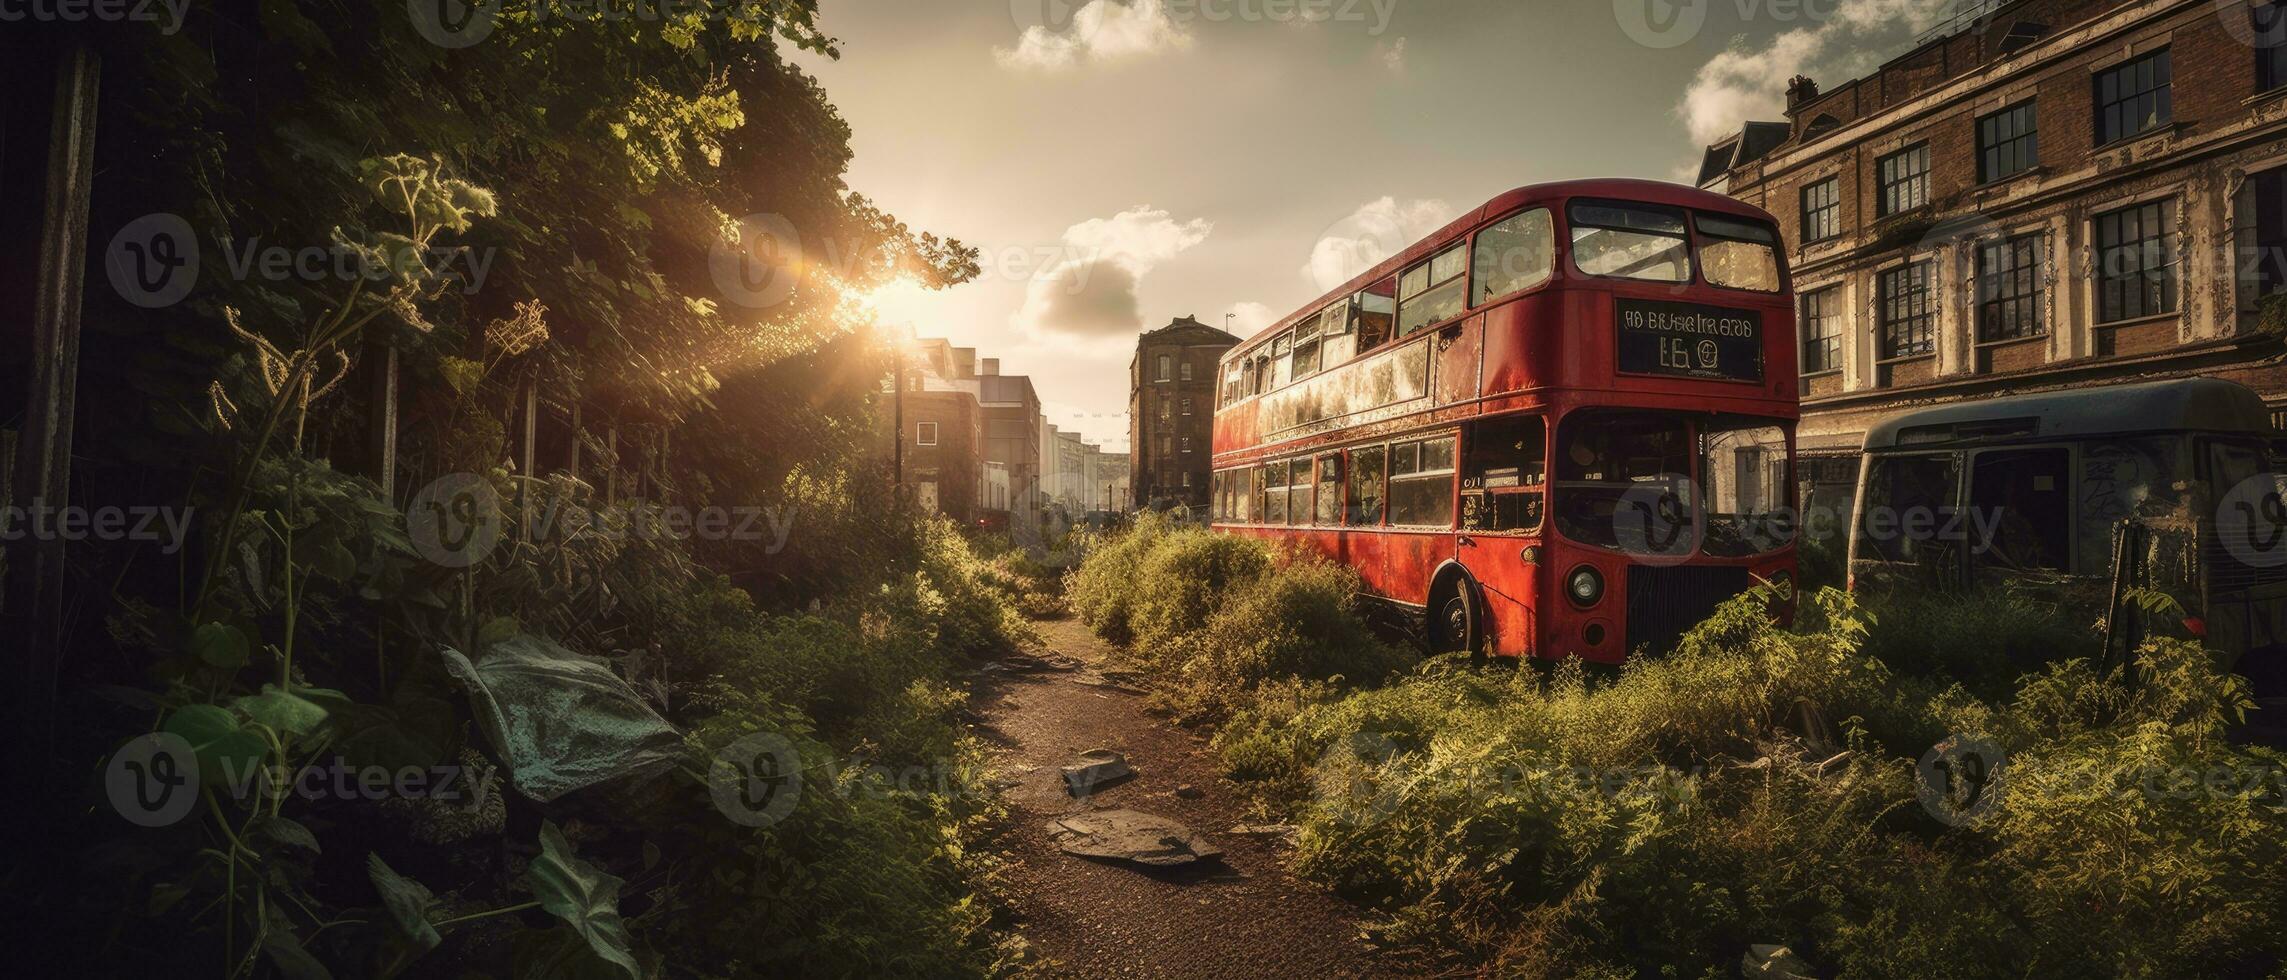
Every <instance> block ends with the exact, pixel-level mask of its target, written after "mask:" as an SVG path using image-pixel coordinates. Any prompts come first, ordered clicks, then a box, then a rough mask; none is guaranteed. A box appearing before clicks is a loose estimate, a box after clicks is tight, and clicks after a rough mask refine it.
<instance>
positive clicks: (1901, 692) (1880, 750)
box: [1216, 591, 2287, 976]
mask: <svg viewBox="0 0 2287 980" xmlns="http://www.w3.org/2000/svg"><path fill="white" fill-rule="evenodd" d="M1769 598H1770V596H1769V595H1768V594H1751V595H1749V596H1746V597H1742V598H1741V599H1739V600H1736V601H1734V602H1732V603H1730V604H1728V605H1726V606H1725V607H1724V608H1723V609H1722V610H1721V611H1719V613H1718V614H1717V615H1716V616H1715V617H1714V618H1713V619H1711V620H1710V621H1709V622H1708V623H1706V624H1703V625H1702V626H1701V627H1700V628H1698V629H1696V630H1694V631H1693V632H1692V633H1690V634H1689V635H1687V637H1686V639H1685V641H1684V642H1683V643H1682V644H1681V645H1680V646H1679V649H1678V650H1677V651H1676V653H1675V654H1674V655H1673V656H1671V657H1668V658H1665V659H1646V660H1638V661H1634V662H1631V664H1630V665H1629V666H1628V667H1627V668H1625V669H1624V670H1622V671H1621V672H1619V674H1618V675H1617V676H1614V677H1610V678H1608V679H1603V680H1593V681H1592V680H1591V678H1590V677H1589V676H1588V675H1587V674H1586V673H1585V672H1583V671H1581V670H1580V669H1578V668H1577V667H1569V666H1568V667H1562V668H1559V669H1557V670H1554V671H1551V672H1548V673H1547V674H1545V675H1543V674H1541V673H1537V672H1532V671H1516V672H1507V673H1504V672H1501V671H1498V670H1490V671H1488V670H1473V669H1467V668H1465V667H1462V666H1461V665H1460V664H1459V663H1458V662H1457V661H1455V660H1454V659H1452V658H1441V659H1438V660H1433V661H1430V662H1428V663H1427V664H1425V665H1423V666H1422V667H1420V668H1419V669H1417V670H1416V671H1414V672H1413V673H1412V674H1411V675H1410V676H1407V677H1405V678H1404V679H1403V680H1401V681H1399V682H1398V683H1396V684H1393V685H1391V686H1389V687H1385V688H1381V689H1377V690H1371V691H1362V692H1358V693H1354V694H1350V695H1348V696H1343V695H1341V694H1339V693H1338V692H1335V691H1332V690H1330V689H1327V688H1324V687H1294V686H1282V685H1277V684H1268V685H1263V686H1262V687H1261V690H1262V691H1263V692H1264V693H1263V696H1262V697H1260V698H1258V699H1257V700H1256V701H1255V702H1254V703H1253V704H1251V705H1250V706H1248V707H1247V708H1246V709H1244V710H1242V711H1241V712H1239V714H1238V715H1237V717H1235V718H1234V719H1233V721H1232V722H1231V724H1230V725H1229V726H1227V727H1226V728H1225V729H1224V731H1223V732H1222V733H1221V734H1220V736H1219V737H1218V739H1217V742H1216V747H1217V749H1218V750H1219V751H1220V752H1221V754H1222V758H1223V761H1224V764H1225V767H1226V771H1227V772H1228V773H1229V774H1230V775H1231V776H1232V778H1235V779H1245V780H1254V781H1257V782H1258V784H1259V785H1261V786H1263V787H1264V788H1265V790H1266V794H1265V799H1266V800H1267V801H1269V802H1271V803H1273V804H1285V805H1291V806H1294V807H1295V809H1296V812H1297V813H1298V815H1299V818H1300V821H1301V823H1302V832H1301V834H1300V836H1299V838H1298V848H1297V853H1296V862H1297V865H1298V867H1299V869H1300V870H1301V871H1302V872H1303V873H1304V874H1305V875H1307V876H1309V877H1311V878H1314V879H1316V880H1319V881H1321V882H1324V883H1326V884H1328V885H1329V886H1331V887H1333V888H1335V889H1337V890H1338V891H1341V892H1343V893H1345V894H1347V895H1350V896H1352V897H1354V898H1356V899H1359V900H1361V901H1364V902H1366V903H1369V904H1370V905H1372V906H1374V907H1377V908H1382V909H1385V910H1387V913H1388V915H1387V919H1386V921H1385V922H1384V923H1383V925H1384V927H1385V928H1386V929H1387V930H1388V932H1389V935H1390V937H1391V938H1392V939H1394V940H1397V941H1401V942H1419V943H1427V944H1433V945H1439V946H1445V947H1450V948H1456V949H1459V950H1462V951H1464V952H1466V953H1469V954H1471V955H1473V956H1474V957H1476V958H1480V959H1483V960H1485V961H1487V962H1488V963H1490V964H1492V968H1493V969H1494V970H1496V971H1497V972H1500V973H1503V974H1509V975H1555V974H1559V973H1571V972H1573V971H1574V970H1575V969H1577V968H1579V966H1580V965H1581V964H1584V963H1586V964H1596V965H1597V968H1598V969H1601V970H1605V971H1607V972H1609V971H1612V970H1618V971H1620V972H1627V973H1635V974H1638V975H1646V974H1653V973H1661V972H1666V973H1681V974H1691V973H1705V972H1711V971H1712V972H1728V971H1729V970H1730V969H1731V968H1732V964H1736V963H1737V962H1738V960H1739V957H1740V955H1741V953H1742V952H1744V950H1745V949H1746V947H1747V946H1748V945H1749V944H1751V943H1782V944H1787V945H1790V946H1792V947H1793V948H1795V949H1796V951H1797V952H1798V953H1801V954H1803V955H1805V956H1807V957H1809V958H1810V959H1811V960H1812V962H1813V963H1815V964H1816V965H1818V966H1819V967H1820V968H1821V970H1822V971H1838V972H1840V973H1841V974H1843V975H1874V976H1976V975H1993V974H2016V975H2025V974H2036V975H2120V974H2134V975H2198V974H2218V973H2224V974H2260V973H2262V972H2264V971H2266V970H2275V969H2277V968H2278V965H2279V963H2280V962H2281V959H2280V958H2281V956H2282V954H2283V953H2287V933H2283V931H2282V927H2283V926H2287V853H2282V851H2283V848H2287V807H2283V806H2282V805H2281V801H2282V797H2283V796H2287V776H2283V774H2287V757H2283V756H2282V755H2281V754H2279V753H2277V752H2273V751H2271V750H2268V749H2251V748H2242V747H2235V746H2232V745H2231V744H2230V743H2229V741H2228V740H2227V739H2226V738H2225V737H2224V736H2225V730H2226V726H2227V725H2228V724H2229V723H2230V722H2231V721H2232V720H2233V719H2234V718H2235V717H2236V713H2237V712H2238V711H2240V710H2242V709H2243V708H2244V707H2245V706H2246V705H2247V704H2248V701H2247V699H2246V696H2245V690H2244V685H2243V684H2242V683H2241V682H2239V681H2237V680H2236V679H2233V678H2230V677H2228V676H2226V675H2223V674H2221V673H2220V672H2219V671H2218V670H2217V668H2216V667H2215V666H2214V664H2213V662H2212V660H2211V659H2210V658H2209V657H2208V656H2207V655H2206V654H2205V653H2204V652H2202V651H2200V650H2198V649H2197V648H2196V647H2192V646H2190V645H2189V644H2184V643H2181V642H2178V641H2158V642H2155V643H2153V644H2150V645H2148V646H2146V647H2145V648H2144V650H2143V651H2142V652H2141V654H2140V657H2139V662H2138V666H2137V668H2136V669H2135V670H2134V671H2129V670H2124V669H2123V670H2110V671H2107V670H2100V669H2097V668H2095V667H2092V666H2091V665H2089V664H2088V663H2086V662H2085V661H2066V662H2062V663H2057V664H2054V665H2051V666H2049V667H2047V668H2045V669H2044V670H2042V671H2041V672H2040V673H2038V674H2035V675H2034V676H2032V677H2030V678H2028V679H2026V680H2025V681H2024V682H2023V683H2022V684H2021V685H2020V690H2019V692H2018V694H2017V696H2016V697H2015V698H2014V699H2013V700H2010V701H2007V702H2002V703H1999V704H1995V703H1990V702H1985V701H1981V700H1979V699H1977V698H1975V697H1973V696H1971V695H1969V694H1968V693H1967V692H1966V691H1965V690H1964V689H1963V688H1961V687H1958V686H1952V685H1950V684H1948V685H1944V686H1941V682H1938V681H1932V680H1928V679H1921V678H1916V677H1913V676H1910V675H1900V674H1895V673H1893V672H1892V671H1890V670H1889V668H1888V667H1887V666H1886V665H1884V664H1882V663H1881V662H1879V661H1877V660H1874V659H1872V658H1870V657H1868V656H1867V655H1866V652H1865V648H1866V643H1867V636H1868V630H1867V626H1868V624H1867V616H1866V614H1865V613H1864V612H1862V611H1860V610H1858V609H1857V608H1856V607H1855V606H1854V605H1853V604H1852V603H1851V602H1850V600H1849V599H1848V597H1846V596H1843V595H1841V594H1839V593H1835V592H1832V591H1828V592H1823V593H1820V594H1819V596H1818V597H1817V602H1818V603H1819V604H1820V606H1821V607H1822V608H1821V612H1822V613H1823V614H1824V616H1825V619H1826V622H1827V624H1828V625H1827V626H1826V627H1825V628H1824V629H1823V630H1820V631H1818V632H1815V633H1790V632H1786V631H1782V630H1779V629H1777V628H1774V627H1773V626H1771V625H1770V622H1769V618H1768V616H1767V614H1766V613H1765V612H1764V609H1765V608H1766V607H1765V603H1766V602H1767V601H1768V600H1769ZM1806 709H1807V710H1806ZM1949 733H1958V734H1962V735H1966V736H1972V737H1977V738H1984V739H1990V740H1993V741H1995V742H1996V743H1997V744H1998V745H1999V746H2000V747H2001V748H2003V749H2004V750H2005V751H2006V752H2007V754H2008V761H2007V762H2006V763H2005V764H2004V766H2003V767H2002V768H2001V769H1999V770H1997V772H1998V773H1999V775H1998V777H1997V778H1996V779H1995V780H1994V781H1993V782H1991V783H1989V784H1987V786H1986V790H1985V791H1986V792H1991V793H1993V794H1995V795H1994V796H1993V797H1992V799H1993V800H1994V802H1993V803H1991V804H1990V806H1991V809H1990V810H1989V811H1986V812H1984V815H1983V816H1979V817H1976V818H1975V819H1971V820H1968V821H1967V822H1966V823H1960V824H1959V825H1958V826H1957V825H1956V823H1957V822H1958V821H1952V820H1941V819H1939V817H1940V815H1941V814H1942V815H1945V816H1947V817H1953V816H1955V814H1954V813H1953V812H1952V811H1948V810H1945V809H1944V808H1942V807H1937V808H1925V805H1924V804H1923V802H1922V800H1923V797H1922V793H1923V792H1924V791H1925V790H1926V789H1927V787H1925V786H1923V785H1922V781H1923V780H1925V779H1928V778H1931V777H1930V776H1929V775H1928V772H1929V771H1930V770H1928V769H1927V768H1926V767H1918V760H1921V759H1923V758H1924V751H1925V750H1926V749H1927V748H1928V747H1929V746H1930V745H1931V744H1932V743H1933V742H1934V741H1935V740H1936V739H1938V738H1940V737H1942V736H1944V735H1946V734H1949ZM1918 768H1920V769H1921V771H1923V772H1924V775H1922V776H1917V770H1918ZM2208 773H2220V774H2226V775H2225V776H2224V777H2221V778H2220V780H2219V783H2218V785H2216V786H2207V785H2199V786H2194V785H2193V784H2194V782H2196V780H2195V778H2194V777H2195V775H2197V774H2208ZM2156 777H2157V778H2161V779H2162V780H2163V783H2165V784H2166V786H2165V788H2166V789H2167V790H2168V791H2166V792H2154V791H2153V788H2152V787H2153V785H2154V784H2153V783H2152V780H2153V779H2154V778H2156Z"/></svg>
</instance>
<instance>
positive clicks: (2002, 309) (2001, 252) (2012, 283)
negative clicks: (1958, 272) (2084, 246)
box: [1977, 235, 2041, 343]
mask: <svg viewBox="0 0 2287 980" xmlns="http://www.w3.org/2000/svg"><path fill="white" fill-rule="evenodd" d="M2040 271H2041V236H2039V235H2023V236H2019V237H2017V238H2012V239H2009V240H2008V241H2004V242H1995V243H1993V244H1990V245H1983V246H1979V247H1978V250H1977V339H1978V341H1979V342H1980V343H1992V342H1994V341H1997V340H2017V339H2019V338H2022V337H2038V336H2040V335H2041V294H2040Z"/></svg>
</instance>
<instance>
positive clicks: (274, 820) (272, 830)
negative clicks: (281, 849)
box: [247, 816, 323, 854]
mask: <svg viewBox="0 0 2287 980" xmlns="http://www.w3.org/2000/svg"><path fill="white" fill-rule="evenodd" d="M247 833H248V834H250V835H252V836H255V837H260V838H263V839H266V840H269V841H271V842H273V843H278V844H284V845H287V846H289V847H299V848H302V849H303V850H306V851H309V852H310V853H312V854H319V853H323V850H322V849H321V848H319V847H318V835H316V834H313V833H310V828H308V827H304V826H302V825H301V824H300V823H299V822H297V821H293V820H289V819H286V818H285V817H271V816H263V817H258V818H256V819H255V821H254V824H253V826H251V827H248V828H247Z"/></svg>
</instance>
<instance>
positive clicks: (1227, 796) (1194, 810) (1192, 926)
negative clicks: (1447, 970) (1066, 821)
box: [976, 620, 1410, 977]
mask: <svg viewBox="0 0 2287 980" xmlns="http://www.w3.org/2000/svg"><path fill="white" fill-rule="evenodd" d="M1038 625H1039V627H1040V630H1041V634H1042V637H1043V639H1044V640H1045V641H1046V646H1047V649H1048V651H1050V653H1049V655H1048V656H1047V657H1046V659H1048V660H1051V661H1056V660H1060V659H1068V660H1073V661H1078V662H1079V663H1080V668H1079V669H1078V670H1039V669H1032V670H1026V669H1022V666H1020V667H1019V668H1018V669H1010V670H993V671H988V672H987V673H986V674H985V675H983V677H982V678H981V679H980V680H979V682H978V684H977V701H976V706H977V709H978V711H979V712H980V713H981V714H982V715H983V717H984V722H985V723H984V725H982V726H981V731H982V733H983V734H984V735H986V736H987V737H988V738H991V739H993V740H994V741H995V742H996V743H997V744H998V746H999V747H1000V750H1001V758H1000V762H1001V766H1002V768H1003V770H1004V772H1005V773H1006V774H1007V778H1008V779H1010V780H1013V785H1009V786H1007V788H1006V789H1005V794H1006V797H1007V799H1008V802H1009V804H1010V810H1011V814H1012V818H1013V820H1014V822H1015V827H1014V828H1013V830H1012V831H1011V833H1010V835H1009V837H1008V839H1007V840H1008V846H1009V855H1008V856H1009V861H1010V868H1009V870H1008V874H1007V888H1008V890H1009V892H1010V893H1011V900H1012V903H1013V904H1014V906H1015V908H1016V911H1017V913H1018V916H1019V923H1018V926H1019V929H1020V931H1021V932H1022V934H1023V935H1024V936H1025V938H1026V939H1027V940H1029V941H1030V943H1031V944H1032V948H1033V950H1034V951H1035V953H1036V954H1037V955H1038V956H1039V958H1040V959H1041V960H1042V961H1043V962H1044V963H1045V964H1046V965H1047V967H1048V970H1049V972H1050V973H1052V974H1053V975H1057V976H1076V977H1364V976H1396V975H1403V974H1405V973H1408V972H1410V971H1408V970H1406V969H1405V968H1404V967H1403V966H1402V965H1401V964H1397V963H1394V962H1391V961H1390V959H1391V958H1389V957H1384V956H1380V955H1378V954H1376V953H1375V952H1374V951H1372V950H1370V949H1369V948H1367V947H1366V946H1365V945H1364V944H1363V943H1362V942H1360V941H1359V938H1358V937H1359V930H1358V910H1357V909H1355V908H1353V907H1352V906H1350V905H1348V904H1347V903H1344V902H1343V901H1341V900H1340V899H1337V898H1335V897H1333V896H1331V895H1328V894H1326V893H1324V892H1322V891H1319V890H1317V889H1316V888H1314V887H1312V886H1310V885H1308V884H1306V883H1303V882H1301V881H1297V880H1296V879H1295V878H1294V877H1293V876H1291V875H1290V874H1288V873H1287V870H1286V868H1285V866H1284V865H1283V864H1282V863H1281V860H1280V858H1281V856H1282V855H1281V852H1283V851H1284V850H1285V849H1286V847H1287V845H1286V843H1284V841H1283V840H1281V839H1279V838H1277V837H1270V836H1256V835H1242V834H1233V833H1229V830H1230V829H1231V828H1232V826H1233V825H1235V824H1238V823H1240V822H1241V821H1242V820H1243V811H1242V805H1241V802H1240V800H1239V797H1238V794H1237V793H1236V792H1235V791H1234V790H1233V789H1232V788H1231V787H1229V786H1228V785H1225V784H1222V783H1221V782H1220V781H1219V780H1218V779H1217V777H1216V773H1215V767H1214V765H1213V760H1212V758H1211V757H1210V755H1209V753H1208V752H1207V748H1206V744H1205V740H1204V739H1203V738H1200V737H1198V736H1196V735H1194V734H1192V733H1189V732H1186V731H1184V730H1182V729H1181V728H1178V727H1176V726H1175V725H1173V724H1171V723H1170V722H1168V721H1166V720H1165V719H1163V718H1159V717H1156V716H1154V715H1152V714H1150V713H1148V712H1147V711H1146V710H1145V705H1144V700H1143V698H1142V697H1140V696H1138V695H1137V694H1135V693H1134V692H1133V691H1129V690H1123V689H1120V688H1118V687H1107V686H1100V685H1102V684H1103V683H1104V682H1103V681H1101V679H1100V678H1097V677H1096V675H1094V673H1093V671H1092V669H1091V668H1092V667H1094V666H1097V665H1100V664H1101V663H1102V662H1103V660H1104V659H1105V658H1106V657H1107V656H1108V655H1109V654H1110V653H1111V650H1110V648H1109V647H1107V646H1106V645H1105V644H1104V643H1103V641H1101V640H1099V639H1097V638H1096V637H1095V636H1094V635H1093V634H1091V633H1089V632H1088V630H1087V628H1086V627H1084V626H1082V625H1080V624H1079V623H1078V622H1077V621H1074V620H1057V621H1050V622H1043V623H1040V624H1038ZM1019 660H1020V661H1021V660H1022V658H1019ZM1031 666H1033V667H1037V666H1038V665H1037V664H1034V665H1031ZM1091 679H1095V680H1096V683H1094V684H1091V683H1089V681H1090V680H1091ZM1096 748H1108V749H1113V750H1115V751H1118V752H1121V753H1123V754H1125V755H1126V756H1127V758H1128V761H1129V762H1130V763H1131V764H1132V765H1134V767H1135V769H1136V773H1137V775H1136V776H1135V778H1133V779H1130V780H1127V781H1125V782H1122V783H1119V784H1117V785H1114V786H1111V787H1109V788H1104V789H1099V790H1098V791H1097V792H1096V793H1095V794H1094V795H1093V796H1091V797H1090V798H1089V799H1087V800H1074V799H1072V798H1071V797H1070V796H1069V795H1068V794H1067V793H1066V792H1065V790H1064V786H1063V781H1062V776H1061V775H1060V774H1059V772H1058V768H1057V767H1058V766H1060V765H1064V764H1066V763H1067V762H1069V761H1070V760H1071V759H1072V757H1073V756H1076V755H1078V754H1080V753H1081V752H1085V751H1087V750H1089V749H1096ZM1186 784H1188V785H1190V786H1192V787H1194V788H1195V789H1196V790H1198V795H1197V796H1196V797H1194V798H1190V799H1186V798H1183V797H1179V796H1177V795H1175V790H1176V788H1177V787H1178V786H1182V785H1186ZM1090 809H1133V810H1142V811H1144V812H1147V813H1153V814H1158V815H1161V816H1165V817H1172V818H1174V819H1176V820H1179V821H1182V822H1183V823H1184V824H1186V825H1187V826H1189V827H1190V829H1191V830H1192V831H1193V832H1194V833H1195V834H1199V835H1203V836H1205V837H1206V838H1207V839H1208V840H1210V841H1211V842H1213V843H1214V844H1216V845H1217V846H1220V847H1222V848H1223V850H1224V855H1223V859H1222V861H1221V862H1220V863H1216V862H1201V863H1200V864H1197V865H1193V866H1191V867H1190V868H1186V869H1182V870H1178V871H1170V872H1144V871H1139V870H1134V869H1132V868H1131V867H1130V866H1127V865H1122V864H1110V863H1101V862H1097V861H1092V860H1087V859H1084V858H1077V857H1072V856H1069V855H1066V854H1063V853H1062V852H1060V851H1058V850H1057V848H1056V846H1055V845H1054V844H1052V843H1050V841H1049V837H1048V830H1047V824H1048V823H1049V822H1050V821H1051V820H1053V819H1055V818H1056V817H1058V816H1062V815H1066V814H1071V813H1079V812H1084V811H1087V810H1090Z"/></svg>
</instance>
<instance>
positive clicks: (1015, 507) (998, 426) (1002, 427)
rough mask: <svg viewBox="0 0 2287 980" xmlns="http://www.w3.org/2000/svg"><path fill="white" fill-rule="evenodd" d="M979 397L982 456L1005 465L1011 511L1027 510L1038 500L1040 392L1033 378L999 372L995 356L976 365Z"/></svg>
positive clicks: (1037, 503) (1035, 504)
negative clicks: (983, 448)
mask: <svg viewBox="0 0 2287 980" xmlns="http://www.w3.org/2000/svg"><path fill="white" fill-rule="evenodd" d="M977 383H978V392H979V393H978V396H977V397H978V401H979V403H980V404H982V406H983V408H984V422H985V460H986V461H987V462H991V463H999V464H1001V465H1002V466H1005V467H1007V468H1008V475H1009V493H1010V503H1009V506H1008V507H1007V508H1006V509H1008V510H1012V511H1019V510H1023V511H1029V510H1033V509H1037V508H1038V507H1039V500H1040V437H1041V429H1042V425H1041V416H1040V396H1039V395H1038V394H1037V393H1035V392H1034V391H1033V388H1032V379H1031V378H1028V377H1025V376H1023V375H1003V374H1001V362H1000V359H999V358H997V357H987V358H983V359H982V360H981V361H980V362H979V365H978V369H977Z"/></svg>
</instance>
